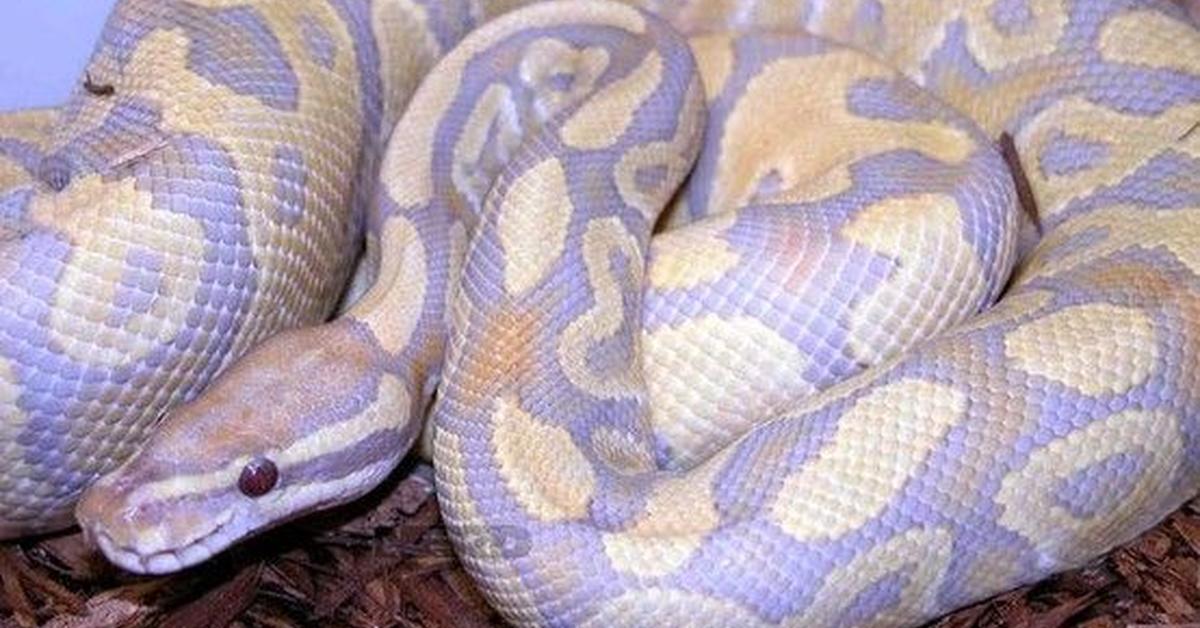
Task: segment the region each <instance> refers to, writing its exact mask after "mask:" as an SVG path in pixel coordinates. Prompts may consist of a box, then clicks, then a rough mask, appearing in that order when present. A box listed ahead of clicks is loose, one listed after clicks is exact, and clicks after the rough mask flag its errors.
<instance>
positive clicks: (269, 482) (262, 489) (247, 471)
mask: <svg viewBox="0 0 1200 628" xmlns="http://www.w3.org/2000/svg"><path fill="white" fill-rule="evenodd" d="M277 482H279V468H278V467H276V466H275V463H274V462H271V461H270V460H268V459H266V458H255V459H253V460H251V461H250V462H249V463H247V464H246V466H245V467H243V468H242V475H241V476H240V477H238V490H240V491H242V494H243V495H245V496H246V497H262V496H263V495H266V494H267V493H269V492H270V491H271V489H273V488H275V484H276V483H277Z"/></svg>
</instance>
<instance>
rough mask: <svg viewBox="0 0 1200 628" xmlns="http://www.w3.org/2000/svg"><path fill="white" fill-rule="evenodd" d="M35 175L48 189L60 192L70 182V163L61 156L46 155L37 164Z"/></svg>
mask: <svg viewBox="0 0 1200 628" xmlns="http://www.w3.org/2000/svg"><path fill="white" fill-rule="evenodd" d="M37 177H38V179H39V180H41V181H42V182H43V183H45V184H46V185H47V186H49V187H50V189H52V190H54V191H55V192H61V191H63V190H64V189H65V188H66V187H67V186H68V185H70V183H71V165H70V164H69V163H67V160H66V159H64V158H62V157H61V156H58V155H49V156H46V157H44V158H42V161H41V163H40V164H38V170H37Z"/></svg>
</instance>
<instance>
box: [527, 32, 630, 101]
mask: <svg viewBox="0 0 1200 628" xmlns="http://www.w3.org/2000/svg"><path fill="white" fill-rule="evenodd" d="M609 63H610V59H609V55H608V50H607V49H605V48H601V47H599V46H588V47H585V48H575V47H573V46H572V45H571V44H568V43H567V42H565V41H563V40H561V39H554V38H551V37H546V38H542V39H538V40H536V41H534V42H532V43H530V44H529V45H528V46H526V47H525V54H524V57H522V58H521V66H520V68H519V72H520V75H521V80H522V81H523V82H524V83H525V84H526V85H529V86H530V87H532V88H533V89H534V90H535V92H536V93H535V95H534V99H533V108H534V111H535V112H536V113H537V115H538V117H539V118H540V119H541V120H543V121H545V120H549V119H550V118H552V117H553V116H555V115H557V114H558V113H559V112H560V111H562V110H563V109H564V108H566V107H568V106H570V105H572V104H574V103H576V102H579V100H580V99H582V98H584V97H586V96H587V95H588V94H589V93H590V92H591V91H592V89H594V88H595V86H596V81H597V80H598V79H599V78H600V75H601V74H603V73H604V71H605V70H606V69H608V65H609ZM561 75H569V76H570V77H571V86H570V87H569V88H568V89H566V90H558V89H548V88H547V87H546V83H547V82H548V80H549V79H550V77H554V76H561Z"/></svg>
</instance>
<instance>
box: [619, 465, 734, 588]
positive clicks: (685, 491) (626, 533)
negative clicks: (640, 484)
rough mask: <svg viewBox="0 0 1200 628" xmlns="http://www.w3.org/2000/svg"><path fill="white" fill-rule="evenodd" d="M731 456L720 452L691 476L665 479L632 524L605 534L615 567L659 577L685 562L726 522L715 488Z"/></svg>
mask: <svg viewBox="0 0 1200 628" xmlns="http://www.w3.org/2000/svg"><path fill="white" fill-rule="evenodd" d="M728 457H729V456H728V455H719V456H717V457H715V458H712V459H710V460H708V461H706V462H705V464H704V467H702V468H700V469H697V470H696V471H693V472H692V473H690V474H688V475H686V476H682V475H681V476H675V477H672V478H670V479H667V480H664V481H662V482H660V483H659V484H658V485H657V486H655V488H654V491H653V493H651V495H650V497H649V498H648V499H647V500H646V505H645V507H644V510H643V511H642V513H641V515H640V516H639V517H638V519H637V522H636V523H635V524H634V525H633V526H632V527H631V528H629V529H628V530H623V531H621V532H612V533H608V534H605V535H604V536H603V537H602V541H603V543H604V551H605V554H606V555H607V556H608V559H609V561H611V562H612V565H613V568H614V569H616V570H618V571H622V572H624V573H627V574H630V575H634V576H641V577H658V576H665V575H667V574H670V573H671V572H672V571H674V570H676V569H678V568H680V567H682V566H683V565H684V563H685V562H687V560H688V559H689V558H691V556H692V554H694V553H695V552H696V550H698V549H700V546H701V544H703V542H704V539H705V538H706V535H707V534H708V533H710V532H712V531H713V530H714V529H715V528H716V527H717V524H718V523H720V515H719V513H718V512H717V508H716V504H715V498H714V497H713V488H712V487H713V482H714V481H715V479H716V477H717V475H718V474H719V473H720V472H721V471H722V470H723V469H724V468H725V462H726V460H727V458H728ZM682 513H686V516H681V515H682Z"/></svg>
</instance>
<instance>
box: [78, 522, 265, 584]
mask: <svg viewBox="0 0 1200 628" xmlns="http://www.w3.org/2000/svg"><path fill="white" fill-rule="evenodd" d="M241 520H242V518H241V517H237V516H235V514H234V513H233V512H231V511H226V512H225V513H224V514H223V515H222V516H221V517H220V518H219V519H217V521H216V522H215V524H214V525H213V526H212V527H210V528H208V529H207V530H206V531H204V532H202V533H200V534H198V535H196V536H194V537H193V538H192V539H190V540H189V541H188V542H186V543H184V544H181V545H178V546H174V547H167V548H161V549H151V548H150V547H149V546H151V545H155V543H153V542H152V541H150V540H148V538H147V537H143V538H131V539H130V540H128V541H124V542H121V541H118V540H117V539H116V538H115V537H114V536H113V535H112V534H110V533H109V532H108V531H107V530H105V529H104V527H103V526H100V525H91V526H85V527H84V534H85V535H86V536H87V537H88V538H89V539H90V540H91V542H92V543H93V544H94V545H95V546H97V547H99V548H100V551H101V552H102V553H103V554H104V556H105V557H106V558H108V560H109V561H110V562H112V563H113V564H114V565H116V566H118V567H120V568H121V569H124V570H126V571H129V572H132V573H136V574H143V575H163V574H169V573H174V572H177V571H182V570H184V569H187V568H188V567H192V566H194V565H197V564H199V563H202V562H204V561H206V560H208V559H209V558H212V557H213V556H215V555H216V554H218V553H220V552H221V551H223V550H225V549H226V548H228V547H230V546H231V545H233V544H234V543H236V542H238V541H239V540H241V539H243V538H245V537H246V535H247V533H248V532H249V529H248V527H247V526H246V525H244V523H241Z"/></svg>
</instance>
